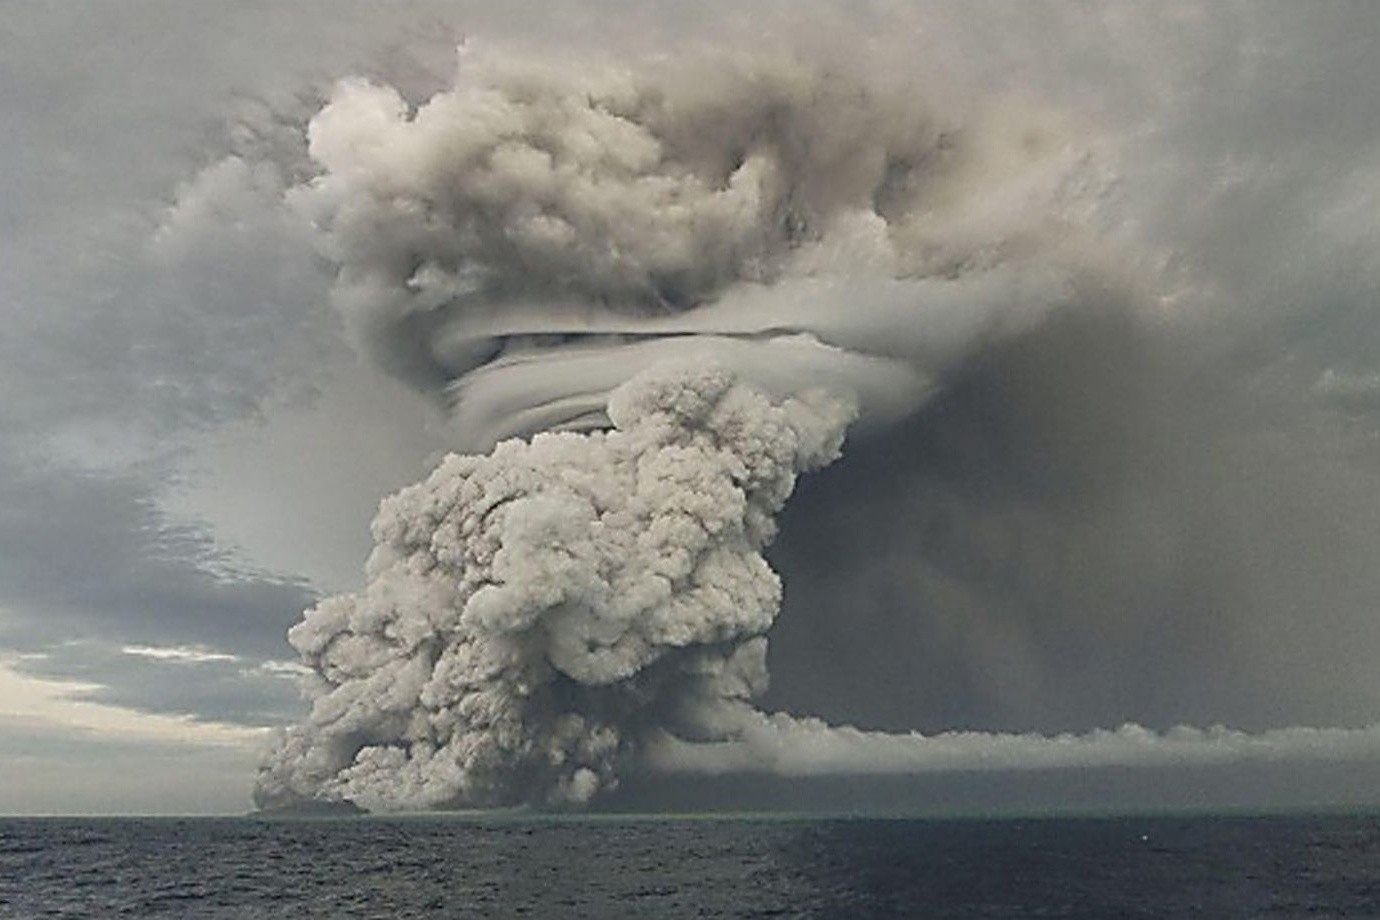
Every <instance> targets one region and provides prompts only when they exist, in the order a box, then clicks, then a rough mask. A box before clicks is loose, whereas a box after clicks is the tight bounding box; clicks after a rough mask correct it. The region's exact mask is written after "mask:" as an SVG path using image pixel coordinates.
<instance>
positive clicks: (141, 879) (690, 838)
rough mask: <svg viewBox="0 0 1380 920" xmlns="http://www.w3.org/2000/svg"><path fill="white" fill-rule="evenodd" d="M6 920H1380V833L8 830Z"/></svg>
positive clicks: (1290, 825) (697, 827)
mask: <svg viewBox="0 0 1380 920" xmlns="http://www.w3.org/2000/svg"><path fill="white" fill-rule="evenodd" d="M0 916H3V917H5V918H39V917H45V918H46V917H80V918H105V917H187V918H277V917H282V918H289V917H290V918H305V917H322V918H333V920H334V918H365V917H368V918H406V917H500V918H507V917H579V918H619V917H628V918H680V917H696V918H706V917H823V918H835V917H837V918H849V920H852V918H869V917H915V918H1008V917H1009V918H1016V917H1019V918H1032V917H1039V918H1086V920H1115V918H1121V917H1166V918H1167V917H1174V918H1180V917H1209V918H1236V917H1240V918H1295V917H1299V918H1302V917H1308V918H1330V917H1348V918H1355V917H1367V918H1374V917H1380V816H1376V815H1351V816H1340V815H1310V816H1303V815H1296V816H1273V817H1264V816H1216V817H1211V816H1192V817H1188V816H1155V817H1124V816H1123V817H1100V818H1067V817H1057V818H1056V817H1047V818H1005V819H974V818H965V819H946V820H934V819H929V820H915V819H885V820H884V819H873V818H866V819H864V818H851V819H850V818H839V819H820V818H817V817H810V818H806V817H724V816H712V817H682V818H669V817H628V816H581V817H564V816H554V817H552V816H535V815H518V816H512V815H505V816H480V817H476V816H469V815H466V816H426V817H402V818H374V817H359V818H314V819H274V820H267V819H256V818H97V819H92V818H25V819H14V818H11V819H0Z"/></svg>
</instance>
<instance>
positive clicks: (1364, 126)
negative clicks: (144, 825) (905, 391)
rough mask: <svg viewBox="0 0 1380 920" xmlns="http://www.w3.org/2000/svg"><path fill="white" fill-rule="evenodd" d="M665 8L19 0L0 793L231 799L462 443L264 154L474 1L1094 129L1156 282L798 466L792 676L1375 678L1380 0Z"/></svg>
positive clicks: (1110, 192) (521, 39) (495, 37)
mask: <svg viewBox="0 0 1380 920" xmlns="http://www.w3.org/2000/svg"><path fill="white" fill-rule="evenodd" d="M688 6H690V5H688V4H669V3H668V4H655V3H646V4H641V5H633V4H626V3H616V2H611V0H610V2H604V3H594V2H588V3H561V4H555V5H547V4H541V5H538V4H530V5H527V4H515V5H514V4H461V3H446V4H421V3H393V4H373V3H367V4H366V3H359V4H354V3H343V2H342V3H329V4H323V3H301V2H293V3H287V2H282V3H276V2H246V3H236V4H211V3H204V4H202V3H197V4H188V3H178V2H123V3H118V4H116V3H98V2H82V3H62V4H56V3H47V2H32V3H29V2H12V3H10V4H7V6H6V8H5V15H4V17H3V22H0V123H2V124H3V125H4V128H5V134H6V137H7V141H6V143H4V144H3V145H0V317H3V323H4V326H3V328H4V330H5V331H4V334H3V335H0V813H4V812H10V813H49V812H141V811H174V812H222V811H231V812H234V811H242V810H245V809H246V808H247V807H248V792H249V787H250V785H251V783H252V778H253V769H254V764H255V762H256V761H257V758H258V756H259V753H260V751H261V749H262V748H263V746H264V745H265V744H266V741H267V738H266V734H267V732H268V730H269V729H270V728H271V727H273V726H277V725H282V724H285V723H287V722H289V721H291V720H293V719H294V718H295V717H296V716H297V715H298V714H299V712H300V706H301V704H300V703H299V702H298V700H297V696H296V691H295V689H294V683H293V680H294V675H295V671H294V667H293V664H292V662H291V659H292V650H291V649H290V648H289V647H288V645H287V644H286V641H285V639H284V634H285V631H286V630H287V628H288V627H289V626H290V625H292V624H293V623H294V622H296V621H297V619H298V618H299V617H300V615H301V612H302V610H303V608H304V607H306V606H308V605H310V604H311V603H312V601H313V599H314V598H315V597H317V596H319V595H320V594H322V593H324V592H329V591H335V590H340V589H348V588H351V587H354V586H356V585H357V584H358V583H359V582H360V580H361V576H360V575H359V574H358V573H359V568H360V565H361V562H362V560H363V557H364V555H365V553H366V552H367V551H368V546H369V540H368V522H369V519H370V517H371V516H372V514H373V510H374V508H375V507H376V505H377V502H378V500H379V498H380V497H381V496H382V495H384V494H386V493H388V492H390V491H392V490H395V489H397V488H399V487H401V486H402V485H405V484H407V483H409V482H411V481H413V480H415V479H417V478H418V477H420V476H422V475H424V474H425V473H426V472H427V471H428V470H429V469H430V468H431V467H432V466H433V465H434V464H435V463H436V462H437V460H438V459H439V457H440V456H441V455H442V454H443V453H444V451H445V449H446V447H447V444H448V443H449V439H450V438H451V437H452V434H451V433H449V432H448V431H447V428H446V422H445V419H444V417H443V416H442V414H441V413H440V411H439V410H438V409H436V408H435V407H434V406H432V405H431V404H430V403H429V402H427V400H426V399H425V398H423V397H422V396H420V395H417V394H414V393H412V392H410V391H408V390H407V389H406V388H405V387H403V386H402V385H401V384H399V383H397V382H394V381H392V380H390V379H389V378H387V377H386V376H384V375H383V374H381V373H380V372H378V371H376V370H374V369H372V368H371V367H369V366H367V364H366V363H365V362H363V361H362V360H360V359H358V358H356V356H355V355H354V353H353V352H352V351H351V349H350V348H349V346H348V345H347V344H346V343H345V341H344V336H343V334H342V331H341V328H340V323H339V320H338V319H336V318H335V317H334V316H333V315H332V313H331V310H330V308H329V305H328V303H327V290H328V287H329V282H330V279H329V277H328V275H327V272H326V268H325V266H324V264H323V262H322V260H321V259H320V257H319V256H318V255H317V253H316V252H315V250H314V248H313V241H312V239H311V237H310V235H309V231H308V228H306V227H305V226H304V225H303V224H302V223H301V222H300V221H298V220H296V219H294V218H293V216H292V215H291V214H290V213H289V212H288V210H286V209H284V208H283V207H282V206H281V201H282V196H283V193H284V191H285V190H286V189H287V188H288V187H290V186H291V185H292V184H294V183H296V182H299V181H302V180H303V179H305V178H307V177H309V176H310V174H311V171H312V169H313V168H314V167H313V164H312V163H311V162H310V161H309V160H308V159H307V157H306V154H305V146H304V140H303V133H302V132H303V126H304V125H305V122H306V120H307V119H309V118H310V116H311V115H312V114H313V113H314V111H315V110H316V109H318V108H319V107H320V105H321V102H322V100H323V99H324V98H325V96H326V94H327V93H328V92H329V90H330V87H331V85H332V84H333V82H334V81H336V80H337V79H340V78H343V77H346V76H350V75H356V74H363V75H371V76H375V77H378V78H386V79H387V80H388V81H390V82H392V83H393V84H395V85H397V86H399V87H400V88H401V89H402V90H403V91H404V92H405V93H409V94H411V95H412V96H413V97H414V98H424V97H425V96H426V95H427V94H429V93H430V92H432V91H434V90H435V89H436V88H437V87H439V86H441V85H443V84H444V83H445V82H447V80H448V79H449V71H450V69H451V68H452V66H453V61H454V49H455V47H456V45H457V44H458V43H459V42H460V41H461V40H465V41H467V42H474V43H495V44H512V45H514V46H521V47H526V48H531V47H537V48H541V47H556V48H562V47H570V48H573V49H577V50H578V49H585V50H587V49H589V48H595V47H597V48H602V49H607V50H608V51H609V52H610V53H613V54H626V55H630V56H631V55H647V54H662V53H666V54H670V53H694V52H693V48H694V43H695V42H702V41H716V42H738V43H745V44H749V45H750V44H752V43H754V42H760V43H765V44H779V45H782V46H783V47H784V46H788V45H789V46H790V47H792V48H794V49H796V50H797V52H798V53H802V54H808V53H810V48H811V47H812V45H815V46H818V45H819V44H820V43H828V44H829V45H830V46H831V47H834V49H835V51H837V48H838V47H844V48H852V47H856V53H857V54H858V55H867V56H871V57H872V58H874V59H876V60H877V61H879V62H881V64H880V65H879V66H887V67H890V68H892V69H893V70H894V72H895V74H896V75H897V76H898V78H901V79H905V80H913V81H915V83H916V85H917V87H920V86H923V88H924V93H925V94H926V95H927V96H935V97H941V98H943V99H944V100H945V101H946V104H947V105H948V106H950V107H952V108H953V109H955V110H958V111H962V110H963V109H964V107H965V106H968V105H976V104H977V101H982V102H983V104H988V103H992V102H995V101H1005V102H1007V103H1008V104H1011V105H1024V106H1037V105H1038V106H1040V107H1042V108H1046V109H1049V110H1051V111H1054V112H1058V113H1060V117H1061V118H1065V119H1067V124H1069V125H1071V126H1074V128H1073V129H1072V130H1075V131H1077V132H1078V133H1079V134H1080V135H1081V136H1086V137H1087V138H1088V139H1089V144H1090V147H1091V146H1097V147H1098V149H1104V150H1106V151H1108V156H1107V161H1108V164H1109V165H1108V170H1109V174H1108V178H1107V189H1106V190H1105V193H1104V194H1102V195H1100V196H1098V197H1097V199H1096V200H1097V202H1098V203H1097V205H1096V207H1095V208H1093V209H1092V210H1090V212H1089V213H1088V214H1087V215H1086V220H1087V222H1088V226H1089V227H1090V228H1092V229H1094V230H1095V232H1097V233H1098V234H1099V235H1101V236H1102V237H1104V238H1105V239H1107V240H1108V241H1110V242H1111V243H1112V244H1113V245H1114V246H1115V248H1116V251H1117V252H1118V253H1120V254H1121V257H1122V259H1123V262H1124V265H1123V267H1124V269H1125V271H1126V273H1127V274H1128V276H1132V277H1133V278H1134V279H1135V286H1137V288H1138V289H1143V290H1144V291H1145V292H1146V295H1145V298H1146V301H1147V303H1149V304H1151V305H1152V306H1150V307H1146V308H1137V309H1136V310H1135V311H1134V315H1131V314H1128V313H1126V312H1124V311H1108V312H1107V313H1106V314H1101V315H1095V316H1077V317H1072V318H1068V319H1065V320H1062V321H1060V322H1058V323H1054V324H1051V325H1050V326H1048V327H1046V328H1042V329H1041V330H1039V331H1037V332H1036V333H1035V334H1033V335H1031V336H1029V337H1028V338H1026V339H1023V340H1021V341H1018V342H1015V343H1011V344H1009V345H1007V346H1004V347H1003V348H1001V349H999V350H996V351H993V352H992V353H990V354H986V355H983V356H982V357H981V359H980V360H978V361H975V362H973V363H972V364H971V366H968V367H965V368H963V369H962V370H961V371H960V372H959V373H958V374H957V375H955V377H954V379H953V380H951V381H948V386H947V388H946V390H945V392H944V394H943V396H942V397H941V398H940V399H938V400H937V401H935V402H934V403H932V404H931V405H930V406H929V407H927V408H926V409H925V410H924V411H923V412H921V413H920V415H918V416H917V417H915V418H913V419H911V420H910V421H908V422H906V423H904V424H903V425H901V426H899V427H898V428H896V429H894V430H892V431H889V432H885V433H882V434H880V435H877V436H875V437H873V438H871V439H867V440H861V441H858V442H857V443H854V444H851V445H850V446H849V448H848V449H847V450H846V452H845V458H844V460H843V461H841V462H840V463H838V464H836V465H835V466H833V467H831V468H830V469H828V470H826V471H824V472H822V473H820V474H818V475H817V476H816V477H814V478H813V479H812V480H807V481H806V482H804V483H803V484H802V486H801V489H800V492H799V494H798V497H797V498H796V500H795V501H794V502H793V503H792V504H791V505H789V506H788V507H787V510H786V512H785V516H784V518H783V531H782V536H781V538H780V541H779V543H778V546H777V547H776V549H775V551H774V552H773V555H772V558H773V561H774V563H775V564H776V565H777V566H778V567H779V568H780V570H781V571H782V574H783V576H784V578H785V581H786V586H787V587H786V601H785V608H784V611H783V614H782V617H781V620H780V622H779V624H778V626H777V627H776V629H775V631H774V632H773V634H772V643H773V645H772V652H771V655H772V658H771V664H772V672H773V681H774V683H773V687H772V690H771V691H770V695H769V697H768V698H767V700H766V702H767V704H768V705H769V707H774V706H779V707H781V708H786V709H790V710H791V711H793V712H796V713H814V714H818V715H820V716H823V717H826V718H829V719H833V720H839V721H847V722H851V723H854V724H858V725H861V726H864V727H868V728H881V729H920V730H925V731H929V730H936V729H943V728H954V727H958V728H977V729H994V730H1039V731H1063V730H1084V729H1089V728H1093V727H1097V726H1104V725H1116V724H1120V723H1121V722H1124V721H1126V720H1136V721H1140V722H1143V723H1145V724H1147V725H1150V726H1152V727H1165V726H1169V725H1172V724H1176V723H1180V722H1187V723H1190V724H1196V725H1207V724H1212V723H1215V722H1224V723H1227V724H1230V725H1233V726H1237V727H1241V728H1243V729H1247V730H1259V729H1265V728H1271V727H1279V726H1284V725H1300V724H1302V725H1314V726H1348V727H1359V726H1363V725H1368V724H1371V723H1373V722H1375V721H1377V718H1380V671H1377V670H1376V669H1375V668H1374V667H1373V662H1374V661H1375V660H1376V654H1377V652H1380V616H1377V613H1380V566H1376V565H1375V560H1376V558H1377V554H1378V553H1380V357H1377V356H1380V348H1378V347H1377V346H1380V309H1377V295H1380V248H1378V247H1377V244H1380V95H1377V94H1376V93H1375V92H1374V87H1375V86H1376V85H1377V82H1380V48H1377V47H1376V46H1377V43H1380V8H1377V7H1375V6H1374V5H1373V4H1369V3H1362V2H1358V3H1353V4H1347V3H1341V2H1338V3H1330V4H1326V5H1321V4H1309V5H1306V6H1305V5H1303V4H1292V3H1276V4H1269V3H1248V4H1231V3H1211V4H1209V3H1203V4H1191V3H1189V4H1180V3H1163V4H1155V5H1138V6H1135V7H1132V6H1130V5H1122V4H1115V5H1114V4H1106V5H1099V4H1079V5H1056V4H1041V5H1019V6H1018V5H1016V4H1010V5H999V4H982V5H973V4H965V3H953V4H934V5H924V6H921V5H918V4H916V5H912V4H903V3H890V4H889V3H877V4H866V5H863V4H843V3H840V4H834V5H829V4H761V5H753V6H752V7H751V8H750V9H749V11H747V12H744V11H743V10H734V9H733V6H732V5H728V4H724V5H716V4H708V5H695V7H694V9H693V10H691V9H687V8H686V7H688ZM488 7H492V9H489V8H488ZM500 8H501V11H500ZM850 43H851V44H850ZM687 49H688V50H687ZM917 95H918V90H917ZM1094 141H1095V142H1096V143H1095V144H1094V143H1093V142H1094ZM1377 779H1380V765H1376V766H1375V767H1374V768H1373V769H1361V768H1354V769H1352V770H1351V771H1350V772H1348V773H1347V776H1346V779H1345V783H1346V784H1350V785H1348V786H1347V789H1348V790H1350V792H1349V793H1348V794H1349V795H1352V796H1359V795H1362V794H1363V790H1365V789H1366V788H1368V787H1369V786H1370V785H1373V784H1374V782H1375V781H1376V780H1377ZM1336 782H1338V780H1337V777H1336V776H1335V775H1333V774H1328V775H1326V776H1323V775H1322V773H1320V774H1319V776H1318V778H1317V783H1318V784H1326V783H1336ZM1117 783H1120V784H1121V785H1117ZM1117 783H1113V784H1112V785H1113V787H1114V789H1113V792H1112V793H1108V794H1107V796H1108V797H1111V798H1116V797H1117V796H1122V797H1124V798H1123V800H1125V801H1137V802H1140V801H1142V800H1154V795H1153V794H1152V792H1147V791H1146V789H1148V788H1150V786H1154V787H1155V788H1166V787H1168V786H1170V785H1172V784H1173V780H1172V779H1169V780H1166V779H1165V778H1164V777H1163V776H1158V775H1157V776H1156V777H1154V778H1152V779H1147V780H1146V781H1145V783H1143V784H1142V787H1141V788H1139V791H1136V784H1135V782H1134V781H1127V782H1125V783H1123V782H1122V781H1121V780H1117ZM1206 785H1208V786H1210V785H1211V783H1210V782H1208V783H1206ZM1053 786H1058V783H1054V784H1051V783H1048V782H1046V783H1045V786H1043V787H1042V790H1043V791H1041V792H1040V793H1039V795H1044V796H1047V797H1048V798H1050V799H1051V800H1057V799H1058V798H1059V796H1060V795H1064V794H1066V793H1067V789H1053V791H1051V788H1053ZM1279 786H1280V783H1279V782H1278V777H1274V778H1269V777H1266V778H1265V779H1262V780H1260V786H1259V788H1260V789H1261V790H1264V791H1263V792H1262V795H1264V794H1273V793H1272V792H1270V791H1271V790H1276V789H1277V788H1279ZM1047 787H1048V788H1047ZM1358 790H1362V791H1358ZM745 794H746V793H745ZM888 794H891V793H888ZM637 795H650V796H651V798H650V799H649V800H655V799H656V797H655V795H654V794H651V793H646V792H645V790H640V791H637ZM917 795H918V793H917ZM769 797H770V796H768V798H769ZM633 801H641V800H640V799H637V798H636V795H635V796H634V797H633ZM744 801H747V802H748V803H749V804H750V802H751V801H752V800H751V798H750V797H749V798H748V799H747V800H744ZM734 802H735V803H737V804H742V802H741V801H740V800H739V799H735V800H734Z"/></svg>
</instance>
